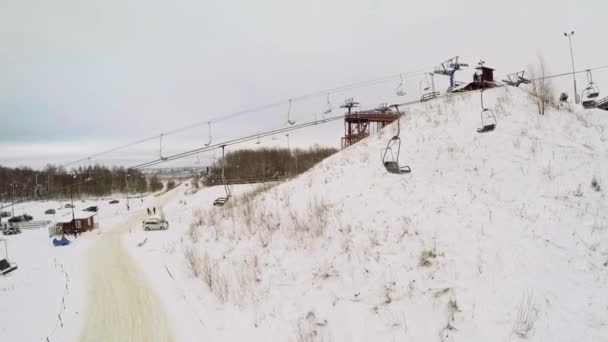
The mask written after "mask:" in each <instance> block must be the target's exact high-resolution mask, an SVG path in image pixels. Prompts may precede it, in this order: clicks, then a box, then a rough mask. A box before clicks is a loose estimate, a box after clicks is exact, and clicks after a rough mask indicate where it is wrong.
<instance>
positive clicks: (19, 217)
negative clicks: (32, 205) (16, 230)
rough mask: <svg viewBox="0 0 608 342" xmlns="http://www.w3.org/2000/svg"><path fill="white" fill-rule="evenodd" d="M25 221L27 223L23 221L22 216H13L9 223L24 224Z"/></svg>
mask: <svg viewBox="0 0 608 342" xmlns="http://www.w3.org/2000/svg"><path fill="white" fill-rule="evenodd" d="M23 221H25V220H24V219H23V217H22V216H13V217H11V218H10V219H8V223H17V222H23Z"/></svg>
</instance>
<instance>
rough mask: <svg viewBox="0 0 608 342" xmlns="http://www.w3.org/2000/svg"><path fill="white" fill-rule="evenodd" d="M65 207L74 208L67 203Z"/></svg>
mask: <svg viewBox="0 0 608 342" xmlns="http://www.w3.org/2000/svg"><path fill="white" fill-rule="evenodd" d="M65 207H66V208H74V205H72V204H70V203H68V204H66V205H65Z"/></svg>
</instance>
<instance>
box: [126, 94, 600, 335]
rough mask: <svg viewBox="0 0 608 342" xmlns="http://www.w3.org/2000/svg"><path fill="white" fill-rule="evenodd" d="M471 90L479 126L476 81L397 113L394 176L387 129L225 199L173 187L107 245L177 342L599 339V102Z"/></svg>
mask: <svg viewBox="0 0 608 342" xmlns="http://www.w3.org/2000/svg"><path fill="white" fill-rule="evenodd" d="M484 100H485V102H486V105H487V106H489V107H490V108H493V109H494V111H495V113H496V115H497V117H498V127H497V129H496V131H494V132H492V133H486V134H483V135H481V134H478V133H476V128H478V127H479V125H480V123H479V114H480V110H481V108H480V106H479V93H470V94H464V95H459V96H454V97H451V98H448V99H442V100H438V101H430V102H427V103H424V104H419V105H415V106H411V107H408V108H404V109H403V110H404V111H405V112H406V115H405V116H404V117H403V118H402V120H401V129H402V131H401V138H402V142H403V145H402V150H401V158H400V162H401V163H402V164H409V165H410V166H411V168H412V170H413V171H412V173H411V174H408V175H402V176H398V175H392V174H387V172H386V171H385V170H384V168H383V166H382V164H381V161H380V155H381V151H382V148H383V147H384V146H385V145H386V143H387V142H388V140H389V139H390V137H391V136H392V135H393V134H394V133H395V131H396V125H395V124H393V125H391V126H389V127H387V128H386V129H385V130H384V132H382V133H381V134H379V135H377V136H373V137H370V138H369V139H366V140H365V141H362V142H360V143H358V144H356V145H354V146H352V147H350V148H348V149H345V150H343V151H341V152H340V153H338V154H336V155H334V156H332V157H330V158H328V159H326V160H324V161H323V162H321V163H320V164H319V165H317V166H316V167H314V168H313V169H311V170H310V171H309V172H307V173H305V174H303V175H301V176H300V177H297V178H296V179H294V180H291V181H288V182H285V183H282V184H279V185H276V186H274V187H272V188H269V189H268V188H264V189H261V190H259V191H257V194H252V193H251V191H255V186H254V187H253V188H252V187H251V186H249V187H245V188H242V187H241V188H239V187H235V188H236V189H235V192H237V193H240V194H241V195H240V196H239V195H238V194H237V196H236V197H235V198H236V200H233V201H231V202H229V204H227V205H226V207H224V208H214V207H212V206H211V202H212V200H213V199H214V198H215V197H216V196H217V195H219V194H221V193H222V189H221V188H220V187H216V188H209V189H204V190H203V191H200V192H198V193H196V194H194V195H190V196H187V195H184V194H183V192H185V191H182V190H184V189H185V185H184V186H183V189H181V190H180V195H178V196H177V197H176V198H175V199H174V200H173V202H172V203H169V204H167V205H166V206H165V213H166V215H167V218H168V219H169V221H170V222H171V227H170V229H169V230H168V231H158V232H142V231H140V230H135V229H134V230H133V232H132V233H131V234H130V235H127V237H126V238H125V240H124V243H125V246H126V247H127V249H128V250H129V251H130V253H131V254H132V255H133V256H134V257H135V259H136V260H137V262H138V263H139V264H140V265H141V267H142V269H143V270H144V272H145V274H146V275H147V277H148V279H150V281H151V282H152V284H151V285H152V286H153V287H154V288H155V289H156V291H157V292H158V293H159V295H160V297H161V301H162V303H163V305H164V306H165V308H166V310H167V314H168V316H169V317H170V318H169V319H170V320H171V321H172V322H173V323H172V324H173V326H174V327H175V331H176V339H177V340H179V341H199V340H212V341H232V340H247V341H266V340H275V341H313V340H323V341H326V340H332V341H517V340H528V341H603V340H608V314H607V312H608V311H607V310H608V291H606V289H607V288H608V283H607V272H608V264H607V261H608V245H606V241H607V238H608V231H607V223H608V221H607V216H606V215H605V212H606V210H605V204H604V203H605V197H606V191H605V188H606V187H607V186H608V185H604V184H605V182H608V168H607V166H608V164H607V161H608V159H607V158H608V154H607V149H606V147H605V146H606V141H607V138H608V132H607V131H606V127H607V126H608V117H607V115H606V112H605V111H599V110H582V109H580V110H576V111H574V112H567V111H557V110H550V111H548V112H547V113H546V114H545V115H544V116H539V115H538V114H536V111H535V108H534V105H533V104H532V103H531V102H530V101H529V99H527V97H526V95H525V93H524V92H523V91H521V90H519V89H495V90H490V91H486V92H485V99H484ZM594 179H595V180H596V181H595V182H594V181H593V180H594ZM592 182H593V183H594V184H597V186H596V187H595V188H593V187H592V185H591V184H592ZM247 192H249V193H250V194H249V195H244V196H243V194H246V193H247ZM184 201H185V203H184ZM145 238H148V240H147V241H146V243H145V244H144V245H143V246H139V247H138V242H141V241H143V240H144V239H145ZM195 273H196V275H195Z"/></svg>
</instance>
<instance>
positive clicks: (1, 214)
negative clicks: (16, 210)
mask: <svg viewBox="0 0 608 342" xmlns="http://www.w3.org/2000/svg"><path fill="white" fill-rule="evenodd" d="M10 216H11V212H10V211H3V212H1V213H0V217H10Z"/></svg>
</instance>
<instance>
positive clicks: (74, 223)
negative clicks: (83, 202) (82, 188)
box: [70, 174, 77, 236]
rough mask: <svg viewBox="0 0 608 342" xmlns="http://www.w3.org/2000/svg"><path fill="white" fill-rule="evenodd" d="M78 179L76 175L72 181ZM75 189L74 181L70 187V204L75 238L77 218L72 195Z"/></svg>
mask: <svg viewBox="0 0 608 342" xmlns="http://www.w3.org/2000/svg"><path fill="white" fill-rule="evenodd" d="M74 179H76V174H73V175H72V180H74ZM73 188H74V181H72V184H71V185H70V203H71V207H72V208H71V209H72V229H73V230H74V236H77V234H76V217H75V216H74V196H73V194H72V192H73Z"/></svg>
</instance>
